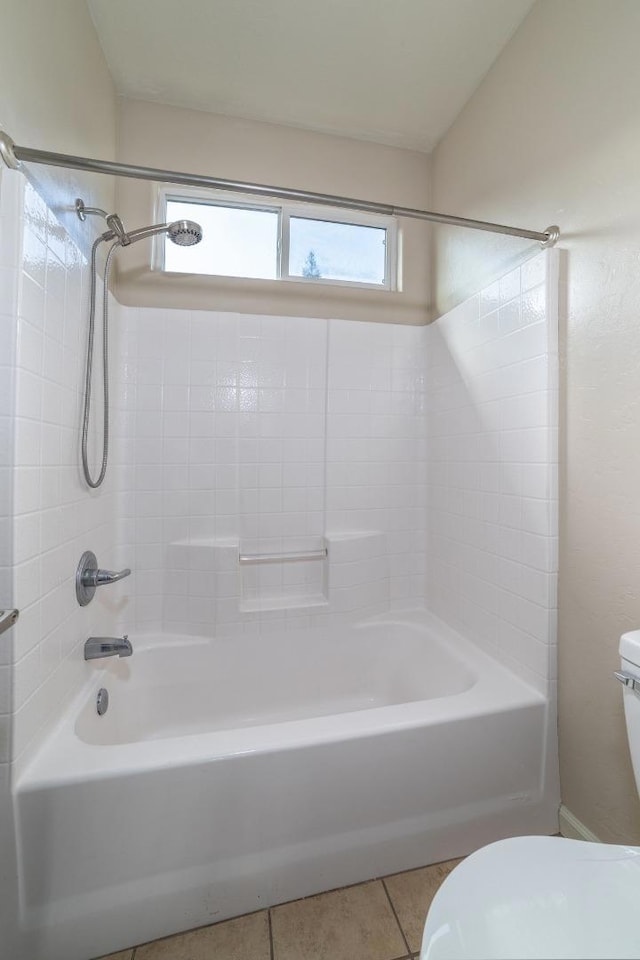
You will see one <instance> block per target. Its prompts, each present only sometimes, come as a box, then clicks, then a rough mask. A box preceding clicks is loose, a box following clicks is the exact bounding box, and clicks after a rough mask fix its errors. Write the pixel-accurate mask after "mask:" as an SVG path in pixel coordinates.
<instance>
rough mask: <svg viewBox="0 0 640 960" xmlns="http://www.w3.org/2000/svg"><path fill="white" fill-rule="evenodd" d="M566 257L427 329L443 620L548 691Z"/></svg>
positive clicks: (436, 593)
mask: <svg viewBox="0 0 640 960" xmlns="http://www.w3.org/2000/svg"><path fill="white" fill-rule="evenodd" d="M557 271H558V253H557V251H547V252H545V253H540V254H538V255H537V256H536V257H534V258H533V259H531V260H529V261H528V262H527V263H525V264H524V265H523V266H522V267H519V268H517V269H516V270H514V271H513V272H511V273H509V274H507V275H506V276H505V277H503V278H502V279H501V280H500V281H499V282H498V283H494V284H493V285H491V286H490V287H488V288H487V289H485V290H483V291H481V292H480V293H479V294H478V295H477V296H475V297H471V298H470V299H469V300H467V301H466V302H465V303H463V304H461V305H460V306H458V307H456V308H455V309H454V310H451V311H450V312H449V313H448V314H446V315H445V316H443V317H441V318H440V319H439V320H438V321H437V322H436V323H434V324H432V325H431V326H430V327H429V328H428V331H427V333H428V339H427V354H426V355H427V384H428V389H427V398H426V408H427V437H428V451H427V458H428V464H429V467H428V485H427V498H428V521H427V525H428V539H427V543H428V549H427V555H428V572H427V578H426V589H425V597H426V602H427V606H428V607H429V608H430V609H431V610H432V612H433V613H435V614H436V615H437V616H439V617H441V618H442V619H443V620H445V621H446V622H447V623H449V624H451V626H453V627H454V628H455V629H457V630H459V631H460V632H461V633H463V634H466V635H468V636H470V637H473V639H474V640H475V641H476V642H477V643H479V644H480V645H481V646H483V647H484V648H485V649H486V650H487V651H488V652H489V653H491V654H492V655H494V656H495V657H497V658H498V659H499V660H501V661H502V662H503V663H504V664H505V665H506V666H508V667H510V668H511V669H513V670H514V671H516V672H517V673H518V674H520V675H521V676H522V677H523V678H524V679H526V680H529V681H530V682H532V683H534V684H535V685H536V686H537V687H538V688H539V689H541V690H543V691H545V690H546V689H547V680H548V679H549V678H551V679H552V680H553V678H554V676H555V662H556V652H555V643H556V619H557V610H556V607H557V594H556V589H557V588H556V584H557V568H558V492H557V483H558V481H557V474H558V440H557V418H558V414H557V409H558V356H557V351H558V348H557V292H558V274H557Z"/></svg>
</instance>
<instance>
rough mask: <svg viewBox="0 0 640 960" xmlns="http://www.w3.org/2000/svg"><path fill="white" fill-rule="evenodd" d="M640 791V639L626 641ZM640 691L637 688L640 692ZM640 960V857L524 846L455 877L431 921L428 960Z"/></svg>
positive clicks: (598, 849)
mask: <svg viewBox="0 0 640 960" xmlns="http://www.w3.org/2000/svg"><path fill="white" fill-rule="evenodd" d="M620 656H621V660H622V668H621V672H620V673H618V674H616V676H617V678H618V679H619V680H621V681H622V683H623V684H624V688H623V689H624V708H625V719H626V724H627V735H628V738H629V746H630V749H631V757H632V761H633V769H634V773H635V777H636V784H637V786H638V789H639V790H640V630H635V631H632V632H630V633H626V634H624V635H623V636H622V637H621V640H620ZM636 682H637V687H636ZM627 957H635V958H638V957H640V847H631V846H625V845H613V844H603V843H588V842H584V841H581V840H566V839H564V838H562V837H516V838H514V839H511V840H501V841H499V842H498V843H492V844H490V845H489V846H487V847H483V848H482V849H481V850H478V851H477V852H476V853H474V854H472V855H471V856H469V857H467V858H466V860H464V861H463V862H462V863H461V864H460V865H459V866H458V867H456V868H455V870H453V871H452V872H451V874H450V875H449V876H448V877H447V879H446V880H445V882H444V883H443V885H442V886H441V887H440V889H439V890H438V893H437V894H436V896H435V897H434V899H433V903H432V905H431V908H430V910H429V914H428V916H427V920H426V924H425V928H424V935H423V939H422V950H421V953H420V958H421V960H503V958H504V960H520V958H531V960H534V958H535V960H546V958H549V960H564V958H575V960H586V958H616V960H617V958H627Z"/></svg>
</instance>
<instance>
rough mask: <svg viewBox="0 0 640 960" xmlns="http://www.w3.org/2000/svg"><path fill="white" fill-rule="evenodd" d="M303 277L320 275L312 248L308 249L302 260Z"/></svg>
mask: <svg viewBox="0 0 640 960" xmlns="http://www.w3.org/2000/svg"><path fill="white" fill-rule="evenodd" d="M302 276H303V277H321V276H322V274H321V273H320V269H319V267H318V261H317V260H316V255H315V253H314V252H313V250H309V253H308V254H307V259H306V260H305V262H304V267H303V268H302Z"/></svg>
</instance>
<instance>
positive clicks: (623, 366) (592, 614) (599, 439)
mask: <svg viewBox="0 0 640 960" xmlns="http://www.w3.org/2000/svg"><path fill="white" fill-rule="evenodd" d="M639 35H640V5H639V4H638V3H637V2H635V0H563V2H562V3H558V2H555V0H539V2H538V3H536V4H535V6H534V7H533V9H532V12H531V14H530V15H529V17H528V18H527V19H526V20H525V21H524V23H523V24H522V26H521V27H520V29H519V30H518V31H517V32H516V34H515V35H514V37H513V39H512V40H511V42H510V43H509V44H508V46H507V47H506V48H505V50H504V51H503V53H502V54H501V56H500V57H499V58H498V60H497V61H496V63H495V64H494V66H493V67H492V69H491V70H490V71H489V73H488V74H487V76H486V78H485V80H484V81H483V83H482V84H481V85H480V87H479V89H478V90H477V91H476V93H475V94H474V96H473V97H472V98H471V100H470V101H469V103H468V104H467V106H466V107H465V109H464V110H463V111H462V113H461V114H460V116H459V117H458V119H457V120H456V122H455V123H454V124H453V126H452V127H451V129H450V130H449V132H448V134H447V135H446V137H445V138H444V140H443V141H442V143H441V144H440V145H439V147H438V149H437V150H436V151H435V154H434V201H433V202H434V205H435V206H436V208H439V209H451V210H455V211H456V213H459V214H461V215H463V216H471V217H480V218H483V219H489V220H498V221H501V222H503V223H513V224H521V225H524V226H529V227H533V228H538V229H542V228H544V227H545V226H547V225H548V224H549V223H553V222H557V223H559V224H560V226H561V228H562V239H561V246H562V247H563V248H564V249H565V250H566V251H567V254H566V271H564V274H565V275H564V289H563V313H562V315H561V330H560V335H561V341H560V342H561V351H560V352H561V367H562V389H561V420H562V431H561V460H560V467H561V470H560V475H561V479H560V485H561V486H560V490H561V494H560V516H561V531H560V598H559V599H560V604H559V609H560V623H559V661H560V671H559V732H560V758H561V779H562V795H563V800H564V802H565V804H567V805H568V806H569V808H570V809H571V810H572V812H573V813H574V814H575V815H576V816H577V817H578V818H579V819H580V820H582V821H583V822H584V823H585V824H586V825H587V826H588V827H589V828H590V829H591V830H592V831H593V832H594V833H595V834H596V835H597V836H600V837H601V838H602V839H604V840H609V841H613V842H629V841H632V842H638V841H640V803H638V798H637V792H636V786H635V782H634V778H633V774H632V770H631V764H630V762H629V753H628V747H627V742H626V730H625V723H624V718H623V711H622V696H621V691H620V689H619V685H618V684H616V683H615V682H614V681H613V680H612V678H611V674H612V671H613V670H615V669H616V668H617V664H618V651H617V648H618V641H619V637H620V634H621V633H622V632H623V631H625V630H628V629H631V628H635V627H637V626H638V623H639V622H640V592H639V589H638V584H640V550H639V549H638V543H639V542H640V499H639V497H638V488H639V485H640V444H639V443H638V416H639V406H638V404H639V399H638V398H639V393H638V369H639V364H640V336H639V332H638V329H639V328H638V312H639V307H640V273H639V271H638V237H640V205H639V203H638V155H639V153H640V119H639V114H638V96H637V91H638V88H639V87H640V60H639V59H638V51H637V40H638V36H639ZM436 239H437V245H438V260H437V264H438V269H437V273H438V285H439V300H440V303H441V304H443V305H448V303H449V302H450V297H451V296H452V295H455V291H456V290H457V289H458V286H459V282H460V278H461V277H470V276H471V277H477V276H478V271H480V273H481V274H483V275H486V271H487V270H490V271H493V270H495V269H499V267H500V265H501V264H502V263H503V262H504V258H505V257H507V256H509V253H508V251H509V250H513V249H514V245H513V243H512V242H511V241H507V242H506V243H508V244H509V246H506V245H505V243H503V242H501V241H498V240H494V239H493V238H488V237H486V236H485V235H483V236H479V235H475V234H472V233H471V231H464V230H457V231H450V232H449V233H447V235H446V238H445V237H444V236H443V231H440V230H438V231H437V238H436ZM516 249H518V247H517V245H516ZM446 308H447V307H446V306H445V309H446Z"/></svg>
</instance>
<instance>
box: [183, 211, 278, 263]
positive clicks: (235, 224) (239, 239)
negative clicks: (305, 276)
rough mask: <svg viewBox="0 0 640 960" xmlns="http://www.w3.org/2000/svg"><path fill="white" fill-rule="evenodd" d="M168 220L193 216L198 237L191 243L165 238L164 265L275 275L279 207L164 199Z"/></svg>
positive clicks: (189, 218)
mask: <svg viewBox="0 0 640 960" xmlns="http://www.w3.org/2000/svg"><path fill="white" fill-rule="evenodd" d="M166 218H167V221H168V222H172V221H174V220H195V221H196V222H197V223H199V224H200V225H201V227H202V231H203V237H202V240H201V241H200V243H199V244H197V245H195V246H193V247H179V246H177V245H176V244H175V243H172V242H171V241H170V240H169V239H168V238H166V239H165V251H164V255H165V258H164V269H165V270H168V271H177V272H180V273H206V274H218V275H221V276H225V277H257V278H261V279H266V280H273V279H275V278H276V277H277V276H278V233H279V213H278V211H277V210H252V209H250V208H248V207H225V206H219V205H217V204H207V203H189V202H187V201H183V200H171V199H167V214H166Z"/></svg>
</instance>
